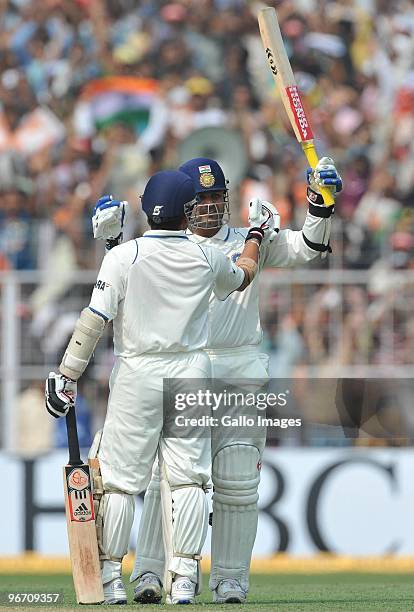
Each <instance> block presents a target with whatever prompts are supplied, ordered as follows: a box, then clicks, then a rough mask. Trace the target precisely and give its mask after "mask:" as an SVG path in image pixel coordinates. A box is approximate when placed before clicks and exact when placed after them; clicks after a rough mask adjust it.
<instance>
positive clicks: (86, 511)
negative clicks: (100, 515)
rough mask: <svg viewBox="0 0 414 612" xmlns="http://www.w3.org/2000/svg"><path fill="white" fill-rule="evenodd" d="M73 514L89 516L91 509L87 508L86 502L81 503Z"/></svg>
mask: <svg viewBox="0 0 414 612" xmlns="http://www.w3.org/2000/svg"><path fill="white" fill-rule="evenodd" d="M73 514H74V515H75V516H89V515H90V514H91V511H90V510H89V508H88V506H86V504H83V503H82V504H80V506H78V507H77V508H76V510H75V512H74V513H73Z"/></svg>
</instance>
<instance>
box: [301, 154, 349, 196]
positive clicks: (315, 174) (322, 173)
mask: <svg viewBox="0 0 414 612" xmlns="http://www.w3.org/2000/svg"><path fill="white" fill-rule="evenodd" d="M307 180H308V185H309V187H310V188H311V189H313V191H315V192H316V193H320V187H329V188H330V189H332V192H333V194H334V195H336V194H337V193H339V192H340V191H342V178H341V176H340V174H339V172H338V170H337V169H336V167H335V162H334V160H333V159H332V158H331V157H322V158H321V159H320V160H319V162H318V165H317V166H316V168H315V170H312V168H308V169H307Z"/></svg>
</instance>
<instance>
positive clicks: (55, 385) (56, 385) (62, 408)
mask: <svg viewBox="0 0 414 612" xmlns="http://www.w3.org/2000/svg"><path fill="white" fill-rule="evenodd" d="M76 388H77V385H76V382H75V381H74V380H71V379H70V378H67V377H66V376H63V374H56V373H55V372H50V373H49V376H48V377H47V379H46V388H45V401H46V410H47V411H48V413H49V414H51V415H52V416H53V417H55V418H56V419H57V418H59V417H64V416H66V415H67V413H68V412H69V409H70V408H71V407H72V406H74V405H75V401H76Z"/></svg>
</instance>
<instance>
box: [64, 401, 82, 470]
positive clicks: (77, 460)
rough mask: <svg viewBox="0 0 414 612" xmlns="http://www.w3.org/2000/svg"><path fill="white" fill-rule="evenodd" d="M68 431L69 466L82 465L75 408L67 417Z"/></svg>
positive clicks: (70, 410) (71, 409) (72, 408)
mask: <svg viewBox="0 0 414 612" xmlns="http://www.w3.org/2000/svg"><path fill="white" fill-rule="evenodd" d="M66 430H67V433H68V449H69V465H82V463H83V461H82V459H81V457H80V450H79V440H78V428H77V426H76V412H75V407H74V406H72V407H71V408H70V409H69V412H68V413H67V415H66Z"/></svg>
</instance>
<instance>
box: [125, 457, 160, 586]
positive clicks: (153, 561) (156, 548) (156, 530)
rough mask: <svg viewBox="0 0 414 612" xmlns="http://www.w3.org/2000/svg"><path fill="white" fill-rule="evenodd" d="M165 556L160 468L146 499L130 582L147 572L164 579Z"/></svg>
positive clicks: (156, 472)
mask: <svg viewBox="0 0 414 612" xmlns="http://www.w3.org/2000/svg"><path fill="white" fill-rule="evenodd" d="M164 567H165V555H164V543H163V537H162V512H161V492H160V478H159V472H158V468H157V469H156V470H155V469H154V470H153V473H152V478H151V482H150V484H149V486H148V489H147V492H146V493H145V497H144V507H143V510H142V515H141V520H140V523H139V530H138V537H137V548H136V557H135V564H134V569H133V572H132V574H131V577H130V582H133V581H134V580H136V579H137V578H138V577H139V576H142V574H144V573H145V572H153V573H154V574H157V576H159V578H160V580H161V581H162V580H163V577H164Z"/></svg>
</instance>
